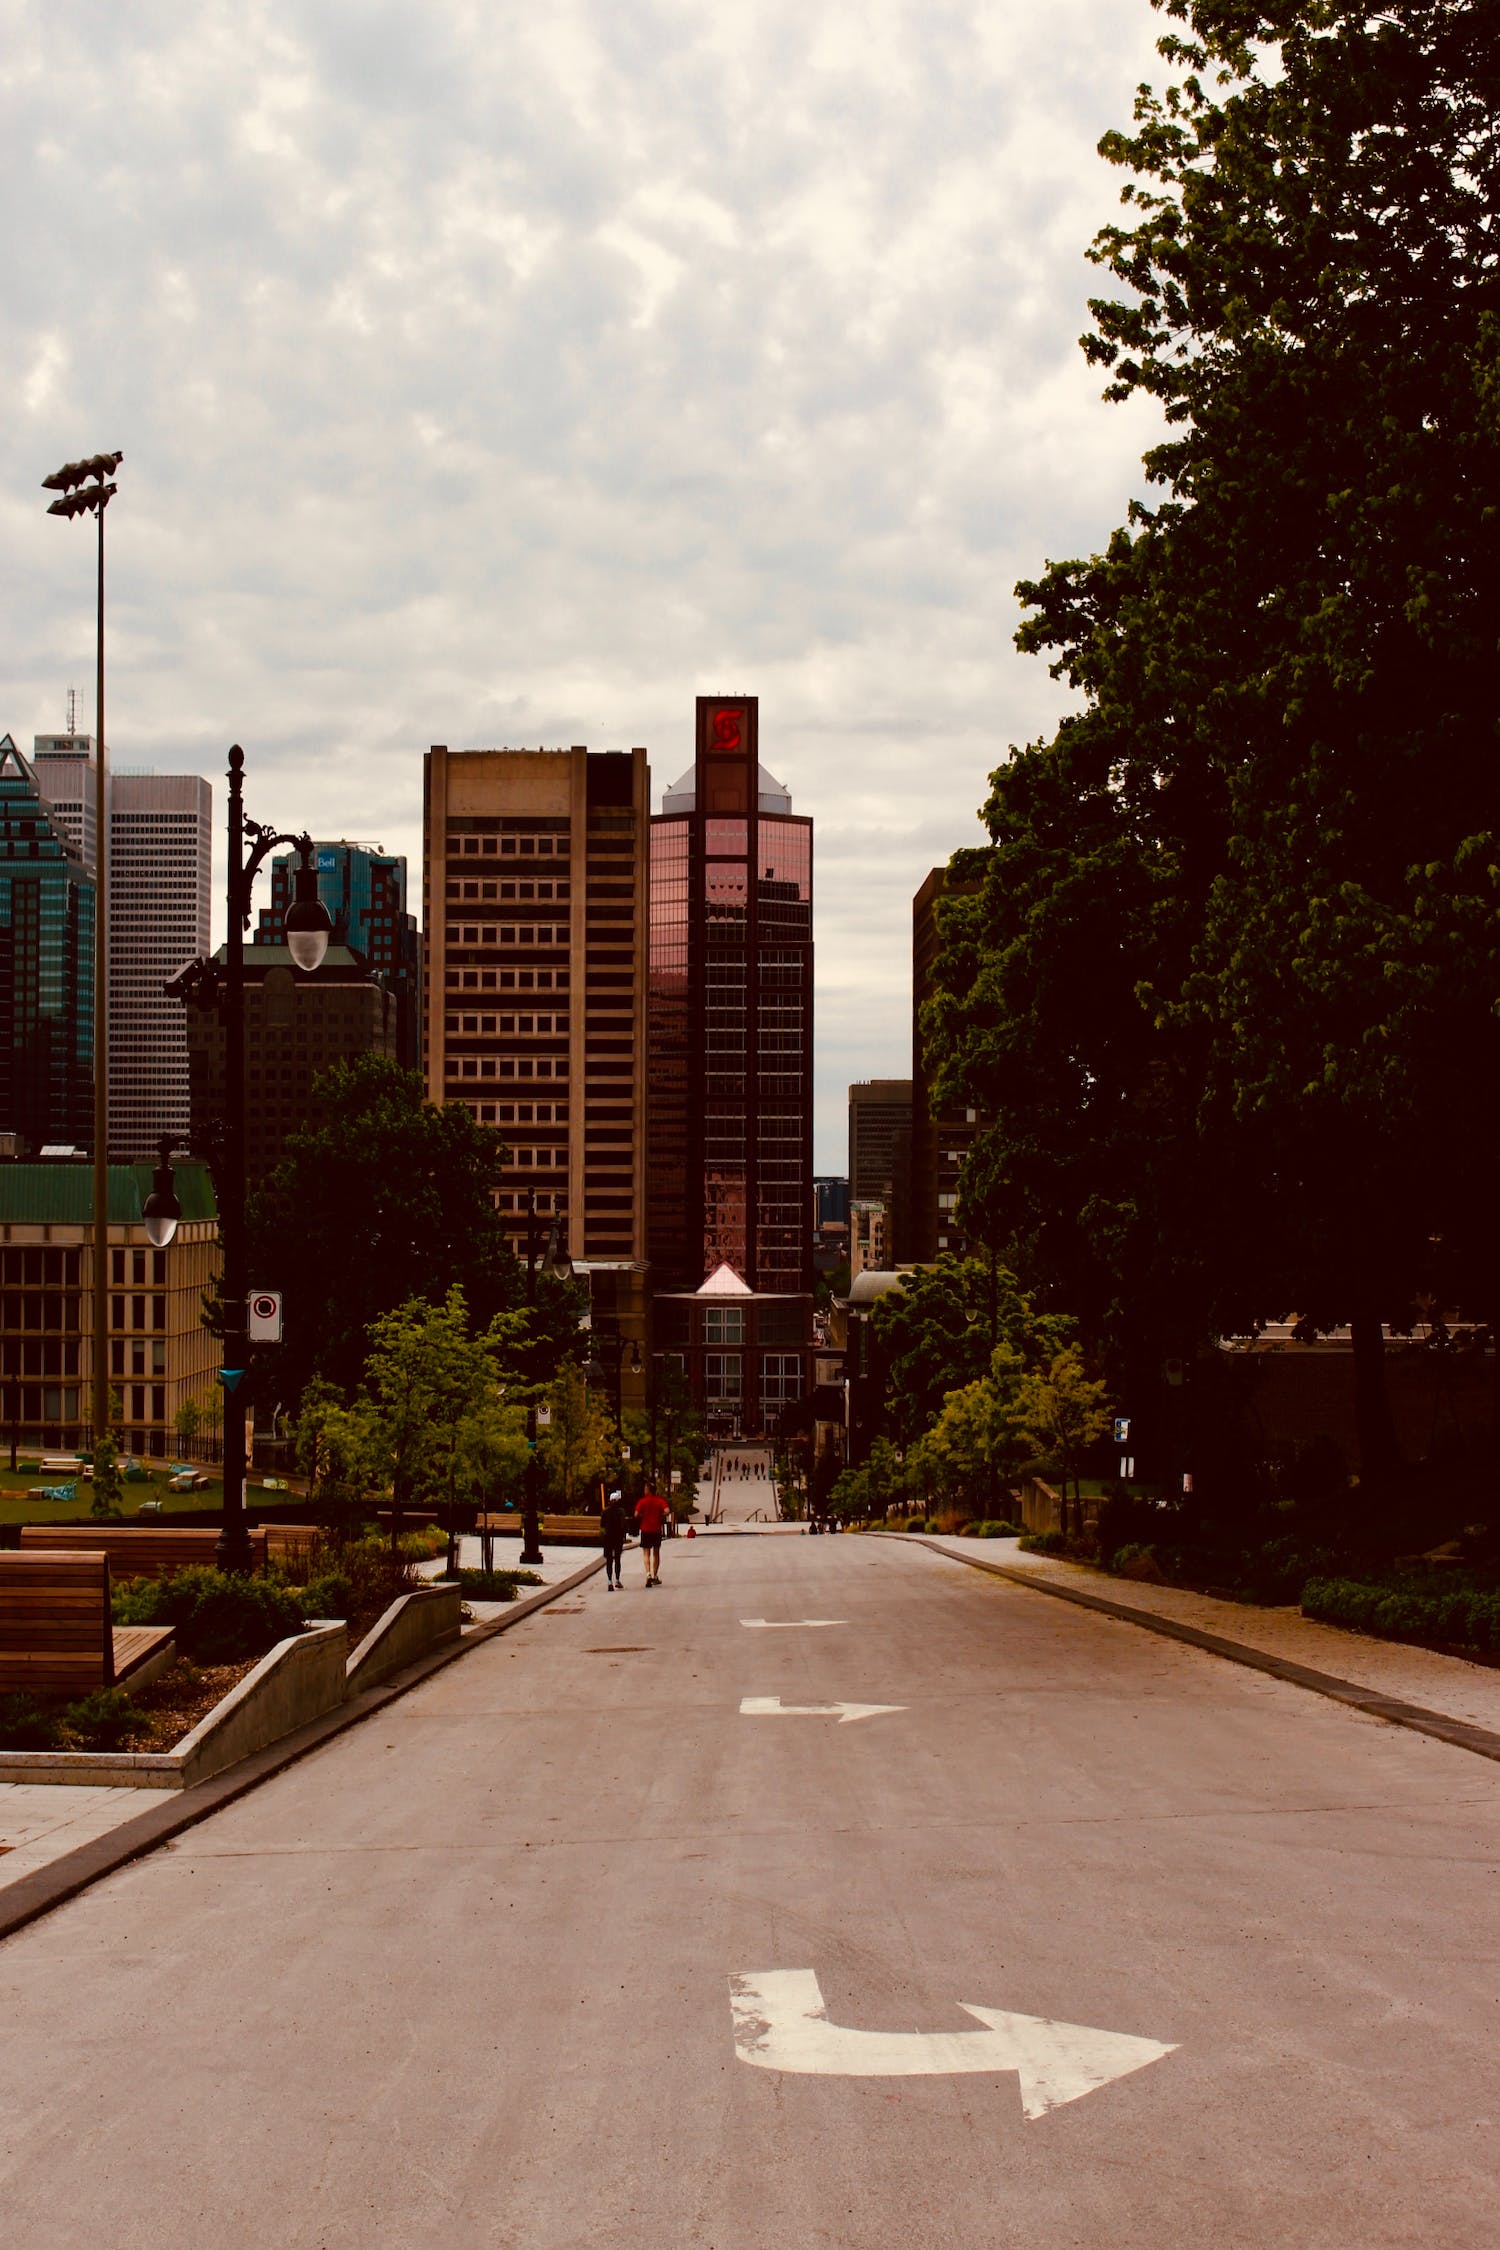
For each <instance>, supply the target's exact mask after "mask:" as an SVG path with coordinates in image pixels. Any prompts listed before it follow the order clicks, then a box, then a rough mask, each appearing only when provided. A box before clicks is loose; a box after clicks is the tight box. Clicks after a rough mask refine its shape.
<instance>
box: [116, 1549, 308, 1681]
mask: <svg viewBox="0 0 1500 2250" xmlns="http://www.w3.org/2000/svg"><path fill="white" fill-rule="evenodd" d="M113 1610H114V1621H115V1623H116V1624H117V1625H170V1626H171V1627H172V1628H173V1629H174V1631H175V1632H176V1635H177V1649H178V1653H179V1655H182V1656H188V1657H191V1658H192V1660H193V1662H194V1663H195V1664H242V1663H244V1662H246V1660H247V1659H249V1658H250V1657H254V1656H264V1654H265V1653H266V1650H267V1649H268V1648H274V1647H275V1645H276V1643H277V1642H278V1641H283V1640H285V1639H286V1638H287V1636H288V1635H289V1634H291V1633H300V1632H301V1631H302V1602H301V1599H300V1597H299V1596H298V1595H297V1594H295V1593H293V1591H292V1589H291V1588H290V1587H289V1586H287V1585H285V1584H283V1582H282V1581H281V1580H280V1579H279V1578H273V1577H270V1576H266V1577H262V1578H244V1577H241V1576H239V1575H238V1573H236V1572H233V1571H222V1570H206V1569H192V1570H179V1571H178V1572H177V1573H176V1575H175V1576H174V1577H172V1578H156V1579H153V1578H132V1579H127V1580H126V1581H125V1582H124V1583H123V1584H122V1585H121V1586H119V1587H117V1588H116V1590H115V1593H114V1597H113Z"/></svg>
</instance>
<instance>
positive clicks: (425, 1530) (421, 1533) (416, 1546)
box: [400, 1523, 448, 1562]
mask: <svg viewBox="0 0 1500 2250" xmlns="http://www.w3.org/2000/svg"><path fill="white" fill-rule="evenodd" d="M400 1551H401V1553H402V1554H403V1555H405V1556H406V1558H407V1560H408V1561H409V1562H431V1561H432V1559H433V1557H434V1556H435V1555H446V1553H447V1552H448V1534H447V1532H446V1531H442V1530H440V1529H439V1528H438V1526H437V1525H436V1524H435V1523H419V1524H418V1525H417V1526H416V1527H415V1529H414V1530H411V1531H403V1532H402V1534H401V1545H400Z"/></svg>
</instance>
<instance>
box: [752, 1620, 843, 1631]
mask: <svg viewBox="0 0 1500 2250" xmlns="http://www.w3.org/2000/svg"><path fill="white" fill-rule="evenodd" d="M848 1622H849V1620H848V1618H847V1617H742V1618H741V1619H740V1623H741V1624H742V1625H750V1626H759V1628H760V1630H761V1631H762V1632H763V1633H800V1632H801V1631H802V1630H803V1629H804V1627H807V1626H811V1625H847V1624H848Z"/></svg>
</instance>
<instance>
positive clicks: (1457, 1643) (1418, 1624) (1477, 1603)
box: [1302, 1578, 1500, 1655]
mask: <svg viewBox="0 0 1500 2250" xmlns="http://www.w3.org/2000/svg"><path fill="white" fill-rule="evenodd" d="M1302 1614H1303V1616H1304V1617H1313V1618H1316V1619H1317V1620H1318V1621H1319V1623H1320V1624H1324V1625H1343V1626H1346V1627H1348V1628H1350V1629H1351V1630H1353V1631H1355V1632H1359V1633H1374V1634H1377V1635H1378V1636H1379V1637H1380V1638H1381V1639H1383V1640H1388V1641H1415V1642H1418V1643H1420V1644H1421V1645H1423V1646H1425V1647H1429V1648H1434V1647H1440V1648H1472V1649H1476V1650H1479V1651H1482V1652H1483V1653H1485V1654H1486V1655H1489V1654H1494V1653H1497V1652H1500V1594H1495V1593H1484V1592H1480V1591H1476V1590H1475V1589H1473V1588H1471V1587H1453V1588H1448V1587H1439V1588H1431V1589H1429V1588H1427V1587H1423V1586H1420V1585H1417V1586H1414V1585H1412V1584H1411V1583H1410V1582H1408V1583H1405V1584H1401V1583H1397V1584H1394V1585H1393V1584H1389V1583H1387V1584H1381V1583H1380V1582H1379V1581H1374V1582H1371V1581H1367V1580H1364V1579H1358V1578H1310V1579H1309V1580H1308V1581H1307V1583H1306V1585H1305V1586H1304V1587H1303V1589H1302Z"/></svg>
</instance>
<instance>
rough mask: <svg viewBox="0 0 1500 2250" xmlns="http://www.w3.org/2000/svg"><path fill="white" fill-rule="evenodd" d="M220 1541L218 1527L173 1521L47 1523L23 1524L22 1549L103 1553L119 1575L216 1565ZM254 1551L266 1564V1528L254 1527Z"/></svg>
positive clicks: (259, 1564)
mask: <svg viewBox="0 0 1500 2250" xmlns="http://www.w3.org/2000/svg"><path fill="white" fill-rule="evenodd" d="M218 1543H219V1534H218V1533H217V1531H209V1530H199V1529H196V1528H192V1527H190V1528H188V1529H186V1530H182V1531H174V1530H173V1529H172V1528H171V1526H170V1525H168V1524H151V1525H149V1526H137V1525H134V1524H109V1523H101V1524H97V1525H95V1524H44V1523H27V1524H22V1526H21V1551H22V1553H23V1554H24V1553H26V1552H27V1551H28V1550H29V1549H31V1548H34V1547H47V1548H50V1549H51V1550H52V1551H53V1552H54V1553H60V1552H64V1551H67V1552H79V1553H93V1554H104V1555H107V1556H108V1557H109V1562H110V1568H111V1569H112V1570H113V1571H114V1574H115V1576H116V1577H117V1578H170V1576H171V1575H172V1573H173V1571H174V1570H187V1569H189V1568H190V1567H192V1566H193V1565H195V1564H197V1565H200V1566H202V1567H205V1568H207V1569H212V1568H213V1565H214V1561H215V1556H216V1551H217V1548H218ZM250 1546H251V1553H252V1555H253V1557H254V1561H255V1567H256V1568H257V1569H258V1570H263V1569H264V1568H265V1562H266V1542H265V1534H264V1532H261V1531H252V1532H251V1534H250Z"/></svg>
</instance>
